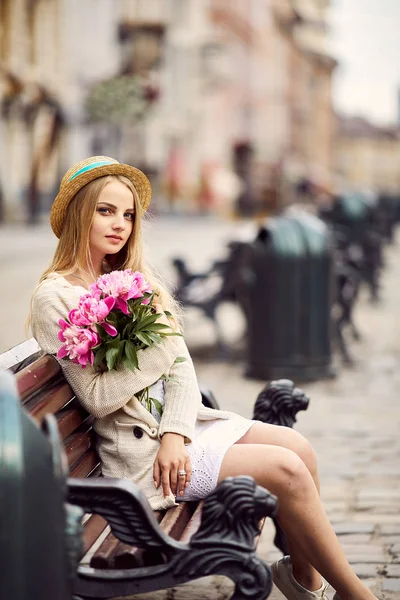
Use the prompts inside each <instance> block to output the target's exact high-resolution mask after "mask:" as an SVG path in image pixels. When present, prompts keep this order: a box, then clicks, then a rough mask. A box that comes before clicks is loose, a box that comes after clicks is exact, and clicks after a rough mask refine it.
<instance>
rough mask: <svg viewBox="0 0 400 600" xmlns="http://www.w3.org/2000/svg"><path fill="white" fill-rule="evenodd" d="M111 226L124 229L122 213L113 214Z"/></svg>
mask: <svg viewBox="0 0 400 600" xmlns="http://www.w3.org/2000/svg"><path fill="white" fill-rule="evenodd" d="M113 228H114V229H118V230H121V229H125V218H124V215H119V214H116V215H115V216H114V222H113Z"/></svg>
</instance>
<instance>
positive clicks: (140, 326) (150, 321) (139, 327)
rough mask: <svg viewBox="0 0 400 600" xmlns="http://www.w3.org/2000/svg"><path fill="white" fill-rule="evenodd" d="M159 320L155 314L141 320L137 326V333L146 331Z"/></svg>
mask: <svg viewBox="0 0 400 600" xmlns="http://www.w3.org/2000/svg"><path fill="white" fill-rule="evenodd" d="M157 319H158V315H157V314H155V315H153V314H150V315H149V316H148V317H145V318H144V319H141V320H140V322H139V323H138V324H137V327H136V331H141V330H142V329H146V327H148V326H149V325H152V324H153V323H155V322H156V321H157Z"/></svg>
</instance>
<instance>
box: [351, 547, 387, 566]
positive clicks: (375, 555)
mask: <svg viewBox="0 0 400 600" xmlns="http://www.w3.org/2000/svg"><path fill="white" fill-rule="evenodd" d="M346 556H347V560H348V561H349V563H351V564H357V563H366V564H367V563H369V564H373V563H375V564H381V563H383V562H384V561H385V558H386V556H385V553H384V552H379V551H376V552H371V553H368V552H363V548H359V549H358V551H354V552H346Z"/></svg>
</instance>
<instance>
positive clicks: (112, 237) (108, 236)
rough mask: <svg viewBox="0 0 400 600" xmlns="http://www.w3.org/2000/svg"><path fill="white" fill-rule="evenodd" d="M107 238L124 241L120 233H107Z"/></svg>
mask: <svg viewBox="0 0 400 600" xmlns="http://www.w3.org/2000/svg"><path fill="white" fill-rule="evenodd" d="M106 238H109V239H111V240H118V241H119V242H121V241H122V237H121V236H120V235H106Z"/></svg>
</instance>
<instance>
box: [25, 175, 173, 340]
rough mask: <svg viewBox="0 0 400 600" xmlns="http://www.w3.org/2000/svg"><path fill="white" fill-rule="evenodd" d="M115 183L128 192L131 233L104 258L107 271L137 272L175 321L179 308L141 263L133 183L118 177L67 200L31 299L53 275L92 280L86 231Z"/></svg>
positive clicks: (139, 211)
mask: <svg viewBox="0 0 400 600" xmlns="http://www.w3.org/2000/svg"><path fill="white" fill-rule="evenodd" d="M115 180H117V181H120V182H121V183H123V184H124V185H125V186H126V187H127V188H129V190H130V191H131V192H132V195H133V206H134V219H133V227H132V232H131V235H130V236H129V239H128V241H127V242H126V244H125V246H124V247H123V248H122V249H121V250H120V251H119V252H118V253H117V254H115V255H107V256H106V258H105V260H106V263H107V266H108V269H109V270H110V271H113V270H124V269H128V268H130V269H132V270H133V271H141V272H142V273H143V274H144V276H145V278H146V279H147V281H148V282H149V283H150V285H151V287H152V289H153V290H154V291H155V294H156V295H155V299H156V302H157V303H159V304H161V306H162V307H163V308H164V310H169V311H171V312H172V313H174V314H175V315H177V316H178V317H179V313H180V310H179V304H178V303H177V301H176V300H175V299H174V298H173V297H172V295H171V294H170V293H169V291H168V289H167V287H166V286H165V284H164V283H163V281H162V279H161V277H160V275H159V274H158V273H157V272H156V270H155V269H154V268H153V267H150V265H149V264H147V263H145V261H144V258H143V235H142V207H141V205H140V200H139V196H138V194H137V191H136V189H135V187H134V185H133V183H132V182H131V181H130V180H129V179H127V178H126V177H124V176H122V175H106V176H104V177H99V178H98V179H95V180H93V181H91V182H90V183H88V184H87V185H85V186H84V187H83V188H81V189H80V190H79V191H78V192H77V194H76V195H75V197H74V198H73V199H72V200H71V202H70V204H69V206H68V210H67V214H66V217H65V221H64V223H63V228H62V232H61V236H60V240H59V242H58V245H57V248H56V250H55V252H54V256H53V260H52V262H51V264H50V266H49V267H48V268H47V269H46V270H45V271H44V273H43V274H42V276H41V277H40V279H39V283H38V285H37V286H36V288H35V290H34V292H33V295H32V298H33V296H34V294H35V291H36V289H37V287H39V285H40V284H41V283H42V282H43V281H44V280H45V279H47V278H48V277H49V276H50V275H53V274H57V275H60V276H64V277H65V276H68V275H72V274H73V273H74V272H75V271H77V270H79V271H80V272H81V273H83V274H85V275H86V276H87V277H88V279H89V280H90V279H92V280H93V279H95V278H96V273H95V271H94V268H93V263H92V260H91V256H90V248H89V234H90V228H91V225H92V222H93V219H94V215H95V212H96V206H97V200H98V197H99V194H100V193H101V191H102V190H103V189H104V187H105V186H106V185H107V183H109V182H110V181H115ZM71 249H72V252H71ZM31 304H32V299H31ZM31 312H32V310H30V313H29V316H28V318H27V321H26V324H25V328H26V330H27V329H28V328H29V325H30V321H31Z"/></svg>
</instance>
